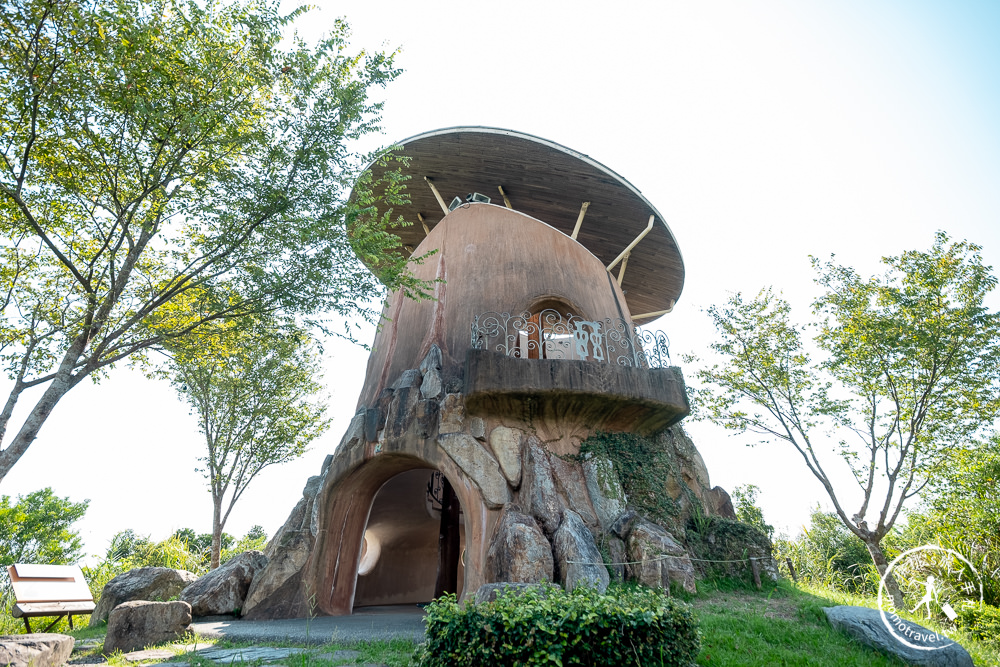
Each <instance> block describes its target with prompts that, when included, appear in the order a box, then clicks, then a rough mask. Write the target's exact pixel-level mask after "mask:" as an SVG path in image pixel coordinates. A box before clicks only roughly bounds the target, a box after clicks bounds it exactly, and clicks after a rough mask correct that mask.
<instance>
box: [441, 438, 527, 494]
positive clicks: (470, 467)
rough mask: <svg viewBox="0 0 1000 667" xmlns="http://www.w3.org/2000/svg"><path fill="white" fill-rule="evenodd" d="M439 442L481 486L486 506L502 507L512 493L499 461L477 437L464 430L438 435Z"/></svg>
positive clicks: (476, 483)
mask: <svg viewBox="0 0 1000 667" xmlns="http://www.w3.org/2000/svg"><path fill="white" fill-rule="evenodd" d="M437 442H438V444H439V445H440V446H441V449H443V450H444V451H446V452H447V453H448V456H450V457H451V459H452V461H454V462H455V463H457V464H458V467H459V468H461V469H462V472H464V473H465V474H466V475H468V476H469V479H471V480H472V481H473V483H475V485H476V486H477V487H479V490H480V491H481V492H482V497H483V501H484V502H485V503H486V505H487V506H489V507H501V506H503V505H504V504H506V503H507V501H508V500H509V497H510V492H509V491H508V489H507V480H506V479H505V478H504V476H503V473H501V472H500V464H499V463H497V460H496V459H495V458H493V456H492V455H491V454H490V453H489V452H487V451H486V449H485V448H484V447H483V446H482V445H481V444H479V441H478V440H476V439H475V438H473V437H472V436H471V435H466V434H465V433H446V434H442V435H440V436H438V439H437Z"/></svg>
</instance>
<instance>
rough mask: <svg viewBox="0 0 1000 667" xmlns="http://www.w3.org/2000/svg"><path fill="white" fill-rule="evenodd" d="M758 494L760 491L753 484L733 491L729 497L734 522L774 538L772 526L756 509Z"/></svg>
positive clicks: (758, 509)
mask: <svg viewBox="0 0 1000 667" xmlns="http://www.w3.org/2000/svg"><path fill="white" fill-rule="evenodd" d="M758 493H760V489H759V488H757V486H756V485H754V484H742V485H740V486H737V487H736V488H735V489H733V493H732V494H731V496H732V499H733V506H734V507H733V508H734V509H735V510H736V520H737V521H739V522H740V523H745V524H747V525H750V526H754V527H755V528H757V529H758V530H760V531H761V532H762V533H764V534H765V535H767V537H768V539H770V538H772V537H774V526H771V525H769V524H768V523H767V522H765V521H764V512H763V511H762V510H761V509H760V508H759V507H757V494H758Z"/></svg>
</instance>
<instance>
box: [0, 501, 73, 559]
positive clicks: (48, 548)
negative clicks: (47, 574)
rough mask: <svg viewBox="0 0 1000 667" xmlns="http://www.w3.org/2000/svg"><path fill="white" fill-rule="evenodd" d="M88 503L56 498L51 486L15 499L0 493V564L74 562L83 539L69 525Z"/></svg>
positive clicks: (71, 525)
mask: <svg viewBox="0 0 1000 667" xmlns="http://www.w3.org/2000/svg"><path fill="white" fill-rule="evenodd" d="M89 503H90V501H89V500H84V501H83V502H81V503H74V502H71V501H70V499H69V498H59V497H58V496H56V495H55V494H54V493H52V489H51V488H44V489H41V490H40V491H34V492H32V493H29V494H27V495H24V496H18V497H17V500H16V501H15V502H11V499H10V496H0V566H2V567H3V568H6V566H7V565H12V564H14V563H48V564H52V565H66V564H73V563H76V562H77V561H78V560H80V558H81V557H82V555H83V542H82V541H81V540H80V535H79V533H77V532H76V531H74V530H72V527H73V524H74V523H76V522H77V521H79V520H80V519H82V518H83V515H84V514H85V513H86V512H87V505H88V504H89ZM4 571H5V570H4ZM5 572H6V571H5Z"/></svg>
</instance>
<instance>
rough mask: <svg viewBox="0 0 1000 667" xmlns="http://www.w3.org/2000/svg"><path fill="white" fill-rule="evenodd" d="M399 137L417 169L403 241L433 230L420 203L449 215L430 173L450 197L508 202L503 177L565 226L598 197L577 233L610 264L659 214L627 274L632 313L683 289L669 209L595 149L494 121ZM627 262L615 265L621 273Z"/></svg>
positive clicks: (431, 212) (540, 212) (539, 213)
mask: <svg viewBox="0 0 1000 667" xmlns="http://www.w3.org/2000/svg"><path fill="white" fill-rule="evenodd" d="M397 145H398V146H399V147H400V148H401V149H402V154H403V155H404V156H406V157H407V158H408V159H409V164H408V165H406V166H404V167H403V172H404V173H405V174H408V175H409V176H410V177H411V178H410V180H409V182H408V183H407V188H408V195H409V198H410V204H409V205H406V206H402V207H397V208H396V210H395V211H394V214H401V215H402V216H403V218H404V219H405V220H407V221H410V222H413V223H414V224H413V226H411V227H405V228H402V229H399V230H396V233H397V234H398V235H399V236H400V238H401V239H402V242H403V244H404V245H406V246H410V247H411V248H415V247H416V246H418V245H419V244H420V242H421V241H422V240H423V238H424V236H425V233H424V230H423V227H422V226H421V225H420V224H419V222H418V216H417V214H418V213H419V214H420V215H421V216H422V217H423V219H424V223H425V224H426V225H427V226H428V227H430V228H433V227H434V225H435V224H436V223H437V222H438V221H440V220H441V218H443V217H444V213H443V212H442V210H441V207H440V205H439V204H438V203H437V200H436V199H435V197H434V195H433V192H432V191H431V189H430V188H429V187H428V185H427V184H426V183H425V182H424V180H423V179H424V177H427V178H429V179H431V180H432V181H433V182H434V185H435V186H436V187H437V189H438V190H439V191H440V193H441V195H442V197H443V198H444V200H445V202H451V200H452V199H453V198H454V197H456V196H457V197H459V198H461V199H462V200H464V199H465V197H466V195H468V194H469V193H472V192H479V193H481V194H484V195H486V196H488V197H490V198H491V199H492V203H494V204H498V205H501V206H502V205H503V203H504V202H503V198H502V197H501V196H500V192H499V191H498V186H500V187H503V190H504V193H506V195H507V197H508V198H509V199H510V202H511V206H512V208H513V209H514V210H517V211H520V212H522V213H525V214H527V215H530V216H531V217H533V218H537V219H538V220H541V221H542V222H545V223H547V224H549V225H551V226H553V227H555V228H556V229H558V230H560V231H562V232H563V233H565V234H567V235H570V234H572V232H573V228H574V226H575V224H576V220H577V216H578V215H579V213H580V207H581V205H582V204H583V202H590V206H589V208H588V209H587V213H586V215H585V217H584V220H583V224H582V226H581V228H580V232H579V235H578V236H577V241H578V242H579V243H581V244H583V245H584V247H586V248H587V249H588V250H589V251H590V252H591V253H593V254H594V255H595V256H597V258H598V259H600V260H601V262H603V263H604V264H605V265H607V264H609V263H610V262H612V261H613V260H614V259H615V258H616V257H618V255H619V254H620V253H621V252H622V251H623V250H624V249H625V248H626V247H627V246H628V245H629V243H631V242H632V241H633V239H635V238H636V236H638V235H639V234H640V233H641V232H642V231H643V230H644V229H645V228H646V226H647V223H648V220H649V216H650V215H652V216H654V223H653V228H652V229H651V230H650V232H649V233H648V234H647V235H646V237H645V238H643V240H642V241H640V242H639V244H638V245H637V246H636V247H635V248H634V249H633V250H632V252H631V255H630V256H629V259H628V264H627V267H626V270H625V276H624V280H623V282H622V289H623V290H624V292H625V298H626V300H627V301H628V307H629V310H630V311H631V312H632V313H633V315H640V314H643V313H651V312H657V311H662V310H668V309H670V308H671V307H673V304H674V302H675V301H676V300H677V299H678V298H679V297H680V294H681V290H682V289H683V286H684V261H683V258H682V257H681V253H680V249H679V248H678V247H677V241H676V239H675V238H674V235H673V233H672V232H671V231H670V228H669V227H668V226H667V223H666V221H665V220H664V218H663V216H662V215H661V214H660V212H659V211H657V210H656V208H655V207H654V206H653V205H652V204H651V203H650V202H649V201H648V200H647V199H646V198H645V197H644V196H643V195H642V193H641V192H639V190H638V189H636V187H635V186H633V185H632V184H631V183H629V182H628V181H627V180H625V179H624V178H622V177H621V176H619V175H618V174H617V173H615V172H614V171H612V170H611V169H608V168H607V167H605V166H604V165H602V164H601V163H600V162H597V161H596V160H594V159H592V158H590V157H588V156H587V155H584V154H583V153H578V152H577V151H574V150H572V149H570V148H567V147H565V146H561V145H559V144H557V143H555V142H553V141H549V140H547V139H542V138H540V137H535V136H532V135H529V134H524V133H521V132H514V131H512V130H504V129H499V128H492V127H450V128H444V129H440V130H433V131H431V132H425V133H423V134H418V135H416V136H413V137H410V138H408V139H404V140H403V141H400V142H399V143H398V144H397ZM369 168H370V169H375V170H384V169H385V167H379V166H374V167H372V166H370V167H369ZM375 175H376V176H378V171H376V174H375ZM553 261H555V260H553ZM620 267H621V264H619V265H618V266H616V267H615V268H614V269H613V275H614V276H615V277H616V278H617V276H618V271H619V268H620ZM637 319H638V318H637Z"/></svg>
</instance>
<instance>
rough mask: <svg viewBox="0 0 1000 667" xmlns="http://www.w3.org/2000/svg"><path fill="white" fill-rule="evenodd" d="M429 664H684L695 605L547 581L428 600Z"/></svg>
mask: <svg viewBox="0 0 1000 667" xmlns="http://www.w3.org/2000/svg"><path fill="white" fill-rule="evenodd" d="M426 622H427V642H426V643H425V644H424V645H423V646H422V647H421V652H420V664H421V665H424V666H425V667H446V666H453V665H684V666H687V665H689V664H690V663H691V661H692V660H693V658H694V656H695V655H696V654H697V652H698V642H699V640H698V630H697V621H696V620H695V618H694V616H693V614H692V613H691V610H690V608H689V607H688V606H687V605H686V604H684V603H683V602H680V601H678V600H675V599H673V598H671V597H669V596H667V595H665V594H663V593H662V592H659V591H654V590H651V589H646V588H635V587H613V588H611V589H609V591H608V593H607V594H603V595H602V594H600V593H598V592H597V591H595V590H593V589H586V588H578V589H576V590H574V591H573V592H572V593H566V592H564V591H563V590H562V589H561V588H558V587H556V586H552V585H548V586H546V587H544V588H539V589H528V590H525V591H523V592H521V591H516V592H515V591H508V592H506V593H503V594H501V595H500V597H498V598H497V600H495V601H494V602H489V603H485V604H480V605H476V604H468V605H465V606H464V607H463V606H459V605H458V603H457V602H456V600H455V596H454V595H445V596H443V597H441V598H438V599H437V600H435V601H434V602H433V603H431V604H430V605H429V606H428V607H427V621H426Z"/></svg>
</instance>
